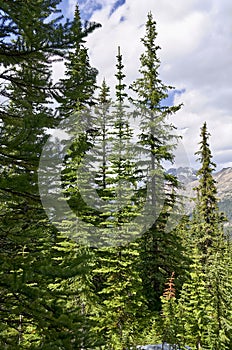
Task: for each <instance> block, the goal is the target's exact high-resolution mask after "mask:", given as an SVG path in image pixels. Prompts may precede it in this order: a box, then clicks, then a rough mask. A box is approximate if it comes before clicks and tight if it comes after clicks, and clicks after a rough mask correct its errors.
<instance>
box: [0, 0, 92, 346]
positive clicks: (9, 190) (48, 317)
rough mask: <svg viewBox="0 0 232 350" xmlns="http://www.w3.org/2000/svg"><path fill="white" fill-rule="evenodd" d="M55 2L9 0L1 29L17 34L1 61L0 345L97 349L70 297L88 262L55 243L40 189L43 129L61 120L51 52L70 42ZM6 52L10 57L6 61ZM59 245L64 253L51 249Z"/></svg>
mask: <svg viewBox="0 0 232 350" xmlns="http://www.w3.org/2000/svg"><path fill="white" fill-rule="evenodd" d="M4 3H5V2H4ZM57 4H58V1H47V2H43V3H41V2H40V1H31V2H30V4H29V3H28V4H27V3H25V4H24V3H22V2H21V1H15V2H14V5H15V6H16V7H15V9H18V13H15V12H14V11H15V9H14V8H13V6H12V7H11V6H10V4H9V3H8V2H7V3H5V4H4V9H3V11H5V14H6V15H5V17H6V19H5V20H3V22H2V27H1V30H2V31H3V32H4V26H5V33H7V34H8V33H11V34H14V35H15V36H16V39H15V38H13V39H12V40H13V41H12V42H13V44H11V45H10V44H9V43H10V42H11V40H9V38H7V35H5V40H6V41H5V45H6V46H7V49H8V50H9V51H7V50H6V52H5V56H6V57H5V58H4V56H3V58H4V61H3V64H4V65H5V66H10V68H9V69H8V70H6V71H5V72H4V73H3V75H2V76H1V77H2V78H4V79H6V80H8V81H10V84H8V85H7V86H5V87H4V97H5V98H7V99H8V101H7V103H5V104H4V105H2V106H1V111H0V112H1V120H2V124H1V128H2V130H1V131H2V132H1V137H0V143H1V145H0V152H1V181H0V191H1V206H0V208H1V221H0V226H1V243H2V246H1V286H0V294H1V299H2V300H3V304H2V307H1V327H0V344H1V345H0V346H1V348H14V349H17V348H43V349H50V348H56V349H58V348H59V349H69V348H70V349H71V348H73V347H75V348H80V347H81V346H85V347H92V346H93V342H95V340H94V341H93V340H92V339H91V340H90V338H91V335H90V333H91V332H90V331H89V329H88V330H87V328H86V327H87V326H86V322H85V321H84V317H83V315H82V314H81V312H80V305H79V304H78V303H74V302H73V300H74V299H73V298H71V296H72V295H73V292H72V291H71V290H70V288H69V289H68V286H69V282H70V278H72V277H73V276H72V273H73V274H74V276H77V275H78V274H80V271H81V268H82V267H83V265H81V264H83V261H82V260H81V259H80V257H77V256H76V255H75V253H74V252H73V255H74V257H73V259H70V256H69V259H67V258H66V256H65V252H64V249H63V246H64V240H63V241H62V242H61V241H60V240H59V243H58V244H57V239H56V230H55V229H54V228H53V227H52V226H51V225H50V224H49V222H48V219H47V218H46V216H45V213H44V211H43V208H42V205H41V203H40V199H39V193H38V192H39V191H38V179H37V170H38V165H39V157H40V155H41V151H42V148H43V146H44V144H45V142H46V139H47V135H46V133H45V130H46V129H48V128H54V126H55V125H56V123H57V121H56V118H55V116H54V114H53V111H52V109H51V107H49V106H48V104H50V103H51V99H52V97H53V95H54V94H53V90H52V88H51V86H52V82H51V69H50V63H51V61H50V58H51V55H53V54H54V53H55V52H56V53H58V51H59V50H60V49H61V48H62V49H63V50H64V51H65V50H66V49H67V47H69V46H68V45H67V43H66V44H64V42H63V41H62V40H63V38H64V32H63V31H62V30H63V29H62V26H61V25H60V26H58V27H57V26H56V24H55V23H56V20H52V21H51V22H49V21H48V17H49V15H50V14H52V11H53V9H55V6H56V5H57ZM27 5H28V8H29V9H31V10H32V11H31V13H30V15H29V13H28V8H27ZM41 5H42V6H41ZM26 14H27V16H26V18H25V15H26ZM20 17H21V20H20ZM7 21H9V22H10V25H9V22H7ZM8 25H9V27H8ZM52 31H53V34H54V41H52V40H51V33H52ZM64 31H65V29H64ZM58 32H59V33H58ZM58 34H59V35H58ZM10 39H11V38H10ZM56 40H57V41H56ZM67 40H68V39H67ZM51 42H52V45H53V46H52V45H50V44H51ZM3 47H4V45H3ZM56 47H57V51H56V49H55V48H56ZM9 52H10V53H12V57H13V58H12V60H10V59H9V60H8V56H7V54H8V53H9ZM14 60H15V61H14ZM6 74H7V75H6ZM59 244H60V246H61V249H60V251H59V253H61V252H62V254H61V255H62V256H59V253H57V252H58V249H52V247H53V246H54V247H55V248H56V247H57V246H58V245H59ZM60 259H61V261H60ZM70 260H71V261H70ZM59 262H60V263H59ZM73 265H75V269H76V270H75V271H74V267H73ZM76 265H78V267H77V266H76ZM69 268H70V270H71V271H70V270H69ZM70 275H71V276H70ZM61 276H62V277H63V280H62V279H61ZM64 285H65V286H66V288H64Z"/></svg>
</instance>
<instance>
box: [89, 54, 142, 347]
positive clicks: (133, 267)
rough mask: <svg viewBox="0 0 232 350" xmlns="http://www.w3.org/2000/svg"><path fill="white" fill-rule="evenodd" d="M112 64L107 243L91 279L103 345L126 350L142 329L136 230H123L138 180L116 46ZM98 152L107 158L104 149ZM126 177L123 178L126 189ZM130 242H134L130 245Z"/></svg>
mask: <svg viewBox="0 0 232 350" xmlns="http://www.w3.org/2000/svg"><path fill="white" fill-rule="evenodd" d="M116 67H117V72H116V78H117V84H116V101H115V103H112V104H111V109H110V111H109V114H110V117H108V118H109V121H110V124H111V128H110V129H108V130H109V132H108V135H107V136H108V137H109V136H110V139H109V141H110V150H109V149H106V151H107V152H108V153H106V154H107V164H106V173H104V171H103V172H102V175H104V176H102V175H101V176H100V178H101V179H104V192H103V193H104V196H103V198H104V200H105V201H107V202H106V204H105V205H104V206H103V209H104V210H103V212H102V214H101V215H100V216H101V217H102V218H103V219H104V220H103V221H102V222H101V223H100V226H101V227H102V228H103V235H106V238H108V241H107V240H106V241H105V244H106V247H103V248H100V249H99V250H98V251H97V252H96V264H95V269H94V270H93V279H94V281H95V288H96V293H97V295H98V308H97V310H98V311H97V314H98V327H99V329H101V330H102V331H103V335H104V337H105V342H106V348H107V349H126V348H128V347H130V346H135V345H136V344H137V343H138V342H139V338H140V333H141V330H142V329H143V328H144V327H145V322H144V321H145V310H146V305H145V303H144V298H143V296H142V293H141V292H142V285H141V278H140V276H139V273H138V269H137V264H138V244H137V243H136V242H135V241H134V240H135V238H136V232H132V230H131V229H127V227H129V225H130V220H133V219H134V217H136V214H137V212H138V207H136V204H135V203H134V200H133V191H132V189H136V188H137V182H138V179H137V167H136V164H135V162H134V161H133V158H132V157H131V154H129V153H130V151H131V150H130V143H131V138H132V130H131V127H130V120H129V116H130V113H128V111H127V108H126V106H125V99H126V97H127V95H126V93H125V87H126V86H125V84H124V82H123V79H124V78H125V75H124V73H123V63H122V55H121V52H120V49H119V51H118V55H117V65H116ZM109 151H110V154H109ZM102 154H103V159H105V150H103V153H102ZM102 170H104V168H102ZM100 178H99V179H98V184H100V182H99V180H100ZM124 181H126V182H127V185H126V186H127V187H126V188H125V185H124ZM112 204H113V209H112ZM133 234H134V237H133ZM130 240H132V242H131V243H128V242H129V241H130ZM107 245H113V246H109V247H107Z"/></svg>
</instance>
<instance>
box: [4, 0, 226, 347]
mask: <svg viewBox="0 0 232 350" xmlns="http://www.w3.org/2000/svg"><path fill="white" fill-rule="evenodd" d="M60 2H61V1H60V0H30V1H29V0H27V1H21V0H10V1H6V0H1V1H0V64H1V67H0V81H1V88H0V94H1V97H0V266H1V268H0V321H1V322H0V349H3V350H5V349H6V350H7V349H9V350H16V349H44V350H46V349H47V350H51V349H52V350H68V349H70V350H71V349H80V350H81V349H82V350H84V349H96V350H129V349H146V348H145V347H144V348H143V347H142V346H145V345H148V344H161V347H160V349H168V348H167V346H169V349H176V350H177V349H179V350H180V349H196V350H227V349H228V350H230V349H232V246H231V238H230V233H229V230H228V225H226V223H227V220H228V219H227V216H226V215H225V214H224V213H223V212H222V211H221V210H220V206H219V202H218V193H217V184H216V181H215V179H214V177H213V173H214V171H215V169H216V164H215V163H214V161H213V154H212V152H211V147H210V140H211V138H210V130H209V128H208V125H207V123H206V122H205V121H204V120H202V122H201V129H200V130H199V136H200V143H199V144H198V151H197V153H196V154H195V159H196V162H197V166H198V172H197V176H198V179H199V181H198V183H197V186H196V187H195V188H194V198H193V203H194V205H193V209H192V210H191V212H190V213H189V214H184V215H183V206H184V198H183V195H182V194H181V193H182V192H181V191H180V189H181V188H183V186H184V185H183V183H181V181H180V180H179V179H178V177H177V176H176V175H173V174H170V173H169V172H168V171H167V167H166V164H169V168H170V167H171V166H172V164H173V163H174V161H175V155H174V154H175V149H176V147H177V146H178V143H179V142H180V139H181V137H180V135H179V134H178V130H177V128H176V127H175V116H176V114H177V113H178V112H179V111H180V110H181V108H182V104H179V105H172V104H170V103H167V104H166V102H165V101H167V98H168V96H169V93H170V91H173V90H174V87H172V86H169V85H165V83H164V82H163V81H162V80H161V78H160V74H159V70H160V65H161V64H162V62H161V61H160V58H159V57H160V56H159V54H160V47H159V43H158V40H157V25H156V20H155V14H153V13H152V12H149V13H148V14H147V17H146V18H144V23H145V26H144V36H143V37H142V38H141V44H142V46H143V53H142V54H141V56H140V57H138V59H139V62H140V68H139V70H138V72H135V75H136V76H137V78H136V79H135V80H133V81H131V82H130V84H127V83H126V81H127V79H126V73H125V71H126V69H125V67H124V65H125V64H124V53H123V50H122V49H121V47H120V46H119V44H118V43H115V60H114V61H113V62H112V69H111V70H112V75H114V78H115V81H116V84H115V86H113V87H112V86H110V85H109V84H108V82H107V80H106V79H104V80H103V81H102V82H101V83H99V82H98V79H97V78H98V73H99V72H98V70H97V69H98V68H97V67H96V68H95V67H92V65H91V62H90V58H89V50H88V47H87V44H86V38H87V37H89V36H91V35H92V33H93V32H95V31H97V30H98V29H99V28H100V27H101V25H102V24H101V23H95V22H88V21H83V20H82V19H81V15H80V9H79V6H78V4H77V5H76V8H75V13H74V17H73V19H67V20H65V19H64V16H62V12H61V11H60V10H59V4H60ZM131 40H133V38H131ZM54 64H63V66H64V69H65V74H64V75H62V74H61V75H60V77H59V79H58V80H57V81H54V79H53V67H54ZM167 344H169V345H167ZM165 346H166V347H165ZM147 349H150V348H147ZM154 349H156V348H154ZM157 349H158V347H157Z"/></svg>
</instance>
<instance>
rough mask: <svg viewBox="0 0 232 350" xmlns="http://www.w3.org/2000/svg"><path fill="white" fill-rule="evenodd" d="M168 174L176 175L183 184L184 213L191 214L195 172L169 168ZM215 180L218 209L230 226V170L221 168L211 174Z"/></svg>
mask: <svg viewBox="0 0 232 350" xmlns="http://www.w3.org/2000/svg"><path fill="white" fill-rule="evenodd" d="M168 173H169V174H172V175H176V176H177V177H178V179H179V181H180V182H181V183H182V184H183V189H182V190H181V191H180V192H181V194H182V195H183V196H184V197H185V198H186V199H185V207H186V212H188V213H189V212H191V211H192V208H193V206H194V202H193V201H191V199H192V198H195V196H196V194H195V191H194V190H193V188H194V187H196V186H197V185H198V178H197V175H196V173H197V170H195V169H193V168H189V167H180V168H177V169H175V168H171V169H169V170H168ZM213 177H214V179H215V180H216V185H217V190H218V199H219V208H220V210H221V211H223V212H224V213H225V214H226V216H227V218H228V220H229V221H230V223H231V225H232V168H231V167H230V168H223V169H222V170H220V171H218V172H215V173H214V174H213Z"/></svg>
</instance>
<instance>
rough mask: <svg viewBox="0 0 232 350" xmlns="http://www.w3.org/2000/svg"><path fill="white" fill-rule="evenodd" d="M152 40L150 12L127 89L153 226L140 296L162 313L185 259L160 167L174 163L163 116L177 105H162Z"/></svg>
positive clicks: (163, 91) (171, 185)
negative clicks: (135, 74)
mask: <svg viewBox="0 0 232 350" xmlns="http://www.w3.org/2000/svg"><path fill="white" fill-rule="evenodd" d="M156 37H157V32H156V22H155V21H154V20H153V16H152V14H151V13H149V14H148V18H147V22H146V34H145V37H144V38H143V39H142V43H143V45H144V48H145V52H144V53H143V54H142V55H141V58H140V62H141V66H140V70H139V72H140V74H141V77H140V78H138V79H137V80H136V81H135V82H134V83H133V84H132V85H131V89H132V90H133V91H134V92H135V93H136V96H137V97H136V99H134V103H136V105H138V110H140V111H141V113H139V114H141V117H140V120H139V127H140V130H141V133H140V135H139V138H140V143H141V145H142V149H143V150H142V152H145V154H144V157H145V158H146V164H147V163H149V164H150V173H151V180H150V182H151V190H150V202H151V206H152V210H153V216H154V222H153V225H152V226H151V228H150V229H149V230H147V231H146V233H145V234H144V236H143V238H142V239H141V242H140V256H141V272H142V275H141V276H142V279H143V285H144V294H145V295H146V298H147V302H148V305H149V308H150V309H153V310H159V309H160V306H161V304H160V296H161V295H162V292H163V289H164V283H165V281H166V280H167V278H169V276H170V274H171V273H172V271H173V270H174V271H175V273H176V275H179V274H180V273H181V269H180V262H181V261H182V259H183V257H182V252H181V244H180V239H179V237H178V235H177V232H175V231H172V230H170V229H169V227H171V226H172V225H171V226H169V224H170V223H171V222H172V217H171V214H172V213H173V212H174V210H175V209H176V208H175V204H176V201H177V195H176V189H177V187H178V181H177V179H176V178H175V177H173V176H169V175H167V174H166V172H165V170H164V168H163V162H164V161H170V162H172V161H173V159H174V155H173V150H174V148H175V144H176V136H175V135H174V126H173V125H172V124H170V123H168V120H167V117H168V116H170V115H172V114H173V113H175V112H177V111H178V110H179V109H180V106H173V107H168V106H163V100H164V99H165V98H166V97H167V96H168V92H169V90H170V89H172V88H171V87H170V86H166V85H165V84H163V82H162V81H161V80H160V78H159V67H160V60H159V58H158V56H157V52H158V50H159V49H160V48H159V46H157V44H156ZM141 169H142V170H143V178H144V179H146V178H147V175H146V171H147V169H144V165H143V164H141ZM144 192H145V193H146V187H145V188H144ZM141 194H142V193H141ZM169 231H171V232H169Z"/></svg>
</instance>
